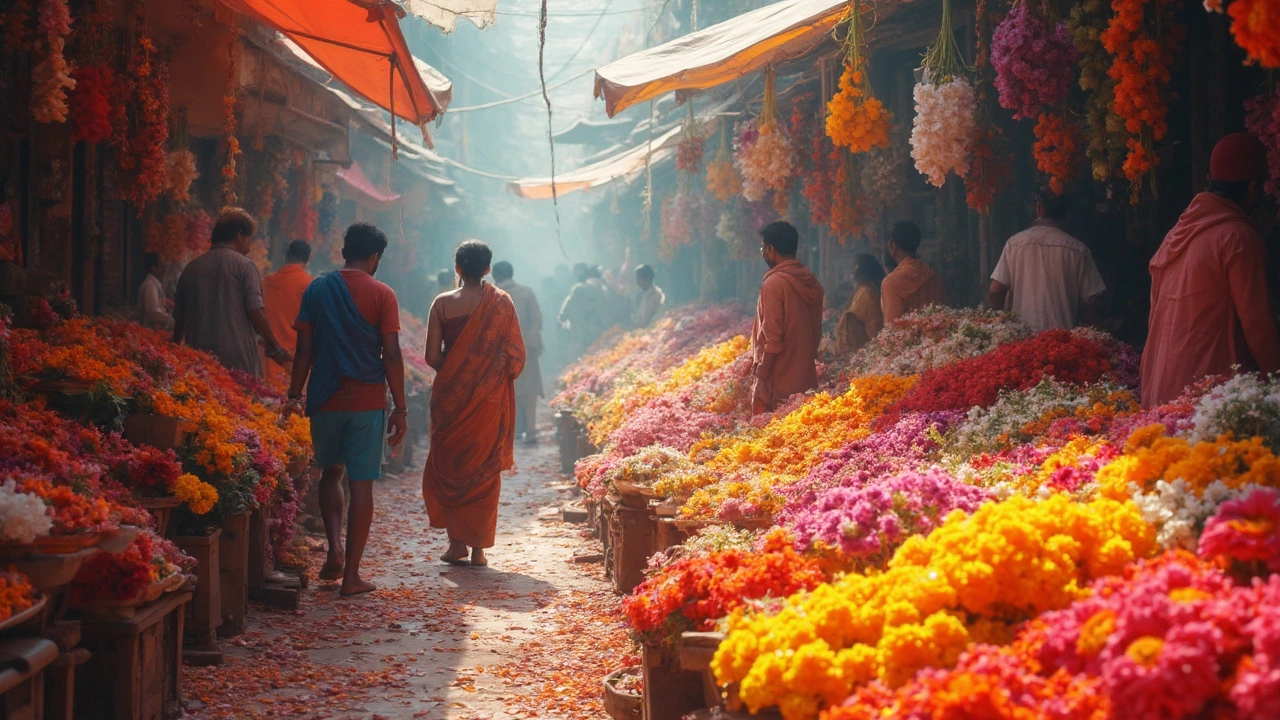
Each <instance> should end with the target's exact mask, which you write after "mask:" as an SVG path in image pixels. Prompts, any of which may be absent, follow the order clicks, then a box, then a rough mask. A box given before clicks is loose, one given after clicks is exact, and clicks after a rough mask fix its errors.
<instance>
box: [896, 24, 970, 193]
mask: <svg viewBox="0 0 1280 720" xmlns="http://www.w3.org/2000/svg"><path fill="white" fill-rule="evenodd" d="M921 69H922V70H923V71H924V72H923V73H922V75H921V79H920V82H918V83H916V86H915V90H914V92H913V96H914V98H915V102H916V116H915V119H914V120H913V121H912V125H911V157H913V158H915V161H916V169H917V170H919V171H920V173H921V174H922V175H924V176H925V178H926V179H928V181H929V184H930V185H933V186H934V187H942V185H943V184H944V183H945V182H946V181H947V175H948V174H950V173H953V172H954V173H955V174H956V175H957V176H959V177H960V178H962V179H963V178H964V177H966V176H967V175H968V174H969V156H970V153H969V142H970V140H971V139H972V138H973V134H974V129H975V127H976V125H977V120H976V115H977V111H978V107H977V102H976V100H975V99H974V94H973V86H972V85H970V84H969V80H968V78H966V77H965V73H966V72H967V71H968V68H967V67H965V64H964V58H963V57H962V56H961V54H960V48H959V46H958V45H956V36H955V32H954V31H953V30H952V28H951V0H942V29H941V31H939V33H938V39H937V41H936V42H934V44H933V47H931V48H929V52H927V53H926V54H925V56H924V62H923V63H921Z"/></svg>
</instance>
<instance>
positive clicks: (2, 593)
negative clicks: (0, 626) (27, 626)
mask: <svg viewBox="0 0 1280 720" xmlns="http://www.w3.org/2000/svg"><path fill="white" fill-rule="evenodd" d="M35 601H36V591H35V588H33V587H31V581H30V580H28V579H27V576H26V575H23V574H22V573H20V572H18V571H17V570H15V569H13V568H12V567H9V568H3V567H0V622H4V621H5V620H8V619H9V618H11V617H13V616H14V615H17V614H18V613H20V612H22V611H23V610H26V609H27V608H29V607H31V606H32V605H34V604H35Z"/></svg>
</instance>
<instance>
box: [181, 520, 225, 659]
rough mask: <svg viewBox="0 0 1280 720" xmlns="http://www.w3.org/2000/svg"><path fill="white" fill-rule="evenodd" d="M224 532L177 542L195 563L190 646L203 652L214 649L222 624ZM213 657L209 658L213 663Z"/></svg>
mask: <svg viewBox="0 0 1280 720" xmlns="http://www.w3.org/2000/svg"><path fill="white" fill-rule="evenodd" d="M221 535H222V531H221V530H214V531H213V532H212V533H211V534H209V535H202V536H195V537H179V538H175V539H174V541H173V542H174V544H175V545H177V546H178V547H179V548H180V549H181V550H182V551H183V552H185V553H186V554H188V555H190V556H191V557H193V558H195V560H196V589H195V592H194V593H193V594H192V596H191V604H190V605H189V606H188V607H187V614H188V615H189V616H190V619H189V620H188V621H187V623H186V626H187V628H186V634H187V636H188V638H189V644H190V645H192V646H193V647H195V648H198V649H201V650H208V649H213V648H214V646H215V645H216V644H217V641H218V635H217V631H218V627H219V626H220V625H222V577H221V575H222V563H221V561H220V560H219V558H218V549H219V548H218V539H219V537H220V536H221ZM211 659H212V658H210V660H211Z"/></svg>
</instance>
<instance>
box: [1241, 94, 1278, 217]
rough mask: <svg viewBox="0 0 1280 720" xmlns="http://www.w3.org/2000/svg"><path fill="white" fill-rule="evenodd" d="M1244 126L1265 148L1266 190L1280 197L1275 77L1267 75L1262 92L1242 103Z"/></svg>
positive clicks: (1273, 195)
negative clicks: (1267, 173)
mask: <svg viewBox="0 0 1280 720" xmlns="http://www.w3.org/2000/svg"><path fill="white" fill-rule="evenodd" d="M1244 109H1245V115H1244V127H1245V129H1246V130H1248V131H1249V133H1250V134H1252V135H1253V136H1254V137H1256V138H1258V140H1259V141H1261V142H1262V144H1263V145H1264V146H1265V147H1266V148H1267V169H1268V172H1269V175H1268V176H1267V184H1266V191H1267V194H1268V195H1270V196H1271V197H1273V198H1280V97H1277V95H1276V88H1275V78H1273V77H1268V78H1267V83H1266V85H1265V86H1264V87H1263V89H1262V92H1261V93H1260V94H1259V95H1258V96H1257V97H1254V98H1250V99H1248V100H1246V101H1245V103H1244Z"/></svg>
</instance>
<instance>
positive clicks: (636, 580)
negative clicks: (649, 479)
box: [605, 506, 654, 595]
mask: <svg viewBox="0 0 1280 720" xmlns="http://www.w3.org/2000/svg"><path fill="white" fill-rule="evenodd" d="M609 525H610V527H609V530H610V532H611V533H612V539H611V543H610V545H611V548H612V550H613V553H612V557H613V589H614V590H615V591H617V592H619V593H622V594H623V595H626V594H627V593H629V592H631V591H632V590H634V589H635V587H636V586H637V585H639V584H640V583H641V582H644V571H645V569H646V568H648V567H649V556H650V555H652V554H653V546H654V528H653V521H652V520H650V517H649V511H648V510H638V509H634V508H628V507H622V506H618V507H616V508H614V510H613V517H612V518H611V519H610V521H609ZM605 556H606V558H607V557H609V556H610V554H609V553H605Z"/></svg>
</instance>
